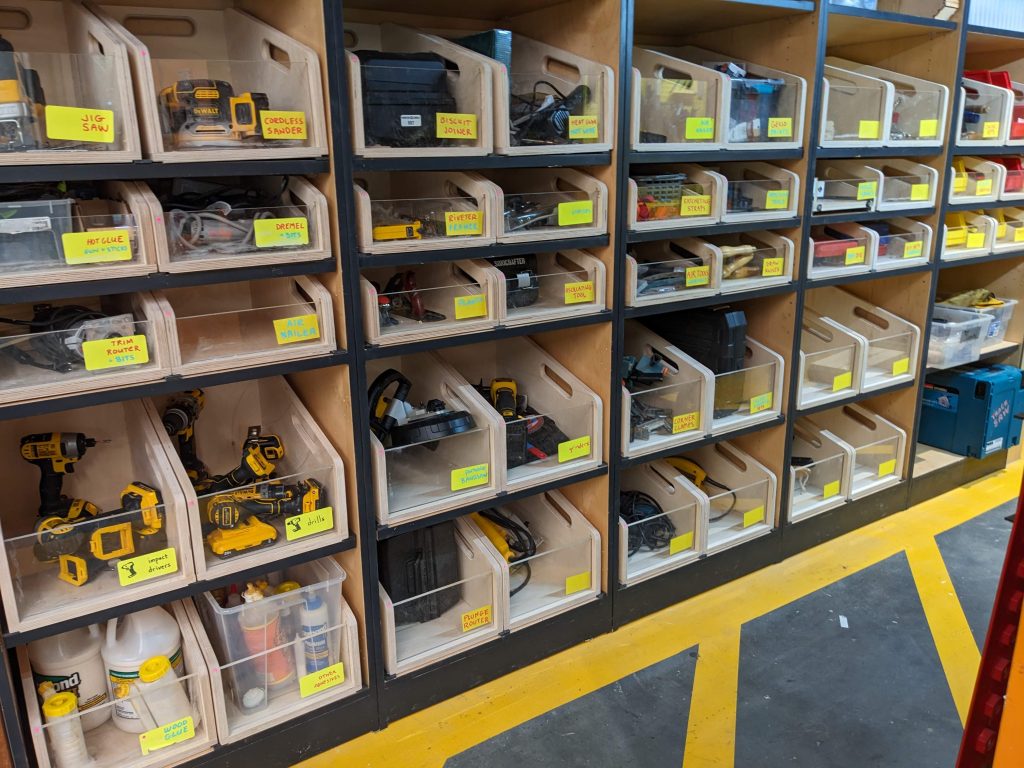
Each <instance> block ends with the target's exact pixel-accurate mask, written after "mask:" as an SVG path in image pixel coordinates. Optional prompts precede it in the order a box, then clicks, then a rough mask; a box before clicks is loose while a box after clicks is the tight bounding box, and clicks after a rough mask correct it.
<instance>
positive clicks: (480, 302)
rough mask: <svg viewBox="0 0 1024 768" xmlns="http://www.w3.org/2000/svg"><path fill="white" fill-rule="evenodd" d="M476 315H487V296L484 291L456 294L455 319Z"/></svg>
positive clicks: (469, 317)
mask: <svg viewBox="0 0 1024 768" xmlns="http://www.w3.org/2000/svg"><path fill="white" fill-rule="evenodd" d="M474 317H487V296H485V295H484V294H482V293H474V294H472V295H470V296H456V297H455V319H456V320H469V319H471V318H474Z"/></svg>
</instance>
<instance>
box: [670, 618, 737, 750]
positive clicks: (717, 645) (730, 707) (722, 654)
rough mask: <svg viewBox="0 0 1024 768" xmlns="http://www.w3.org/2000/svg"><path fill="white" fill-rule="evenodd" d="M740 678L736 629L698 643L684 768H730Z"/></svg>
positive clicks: (734, 745) (734, 748)
mask: <svg viewBox="0 0 1024 768" xmlns="http://www.w3.org/2000/svg"><path fill="white" fill-rule="evenodd" d="M739 677H740V628H739V627H738V626H737V627H730V628H729V629H727V630H726V631H724V632H722V633H720V634H718V635H715V636H714V637H709V638H707V639H706V640H701V642H700V648H699V649H698V651H697V667H696V670H695V672H694V677H693V693H692V695H691V697H690V716H689V718H688V719H687V725H686V751H685V752H684V753H683V768H732V765H733V760H734V757H735V755H736V699H737V695H738V693H739Z"/></svg>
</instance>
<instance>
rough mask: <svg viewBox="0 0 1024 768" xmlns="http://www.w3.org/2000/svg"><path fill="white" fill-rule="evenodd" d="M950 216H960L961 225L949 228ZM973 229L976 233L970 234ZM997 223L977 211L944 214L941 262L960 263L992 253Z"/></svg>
mask: <svg viewBox="0 0 1024 768" xmlns="http://www.w3.org/2000/svg"><path fill="white" fill-rule="evenodd" d="M951 216H962V217H963V222H964V223H963V224H957V225H956V226H951V224H950V223H949V222H950V217H951ZM972 227H973V228H974V229H976V230H977V232H971V231H970V229H971V228H972ZM998 228H999V223H998V222H997V221H996V220H995V219H993V218H992V217H991V216H986V215H984V214H983V213H979V212H977V211H962V212H958V213H954V214H946V223H945V224H943V240H942V243H943V245H942V256H941V260H942V261H961V260H966V259H971V258H974V257H975V256H985V255H986V254H989V253H992V250H993V248H994V246H995V240H996V231H997V230H998Z"/></svg>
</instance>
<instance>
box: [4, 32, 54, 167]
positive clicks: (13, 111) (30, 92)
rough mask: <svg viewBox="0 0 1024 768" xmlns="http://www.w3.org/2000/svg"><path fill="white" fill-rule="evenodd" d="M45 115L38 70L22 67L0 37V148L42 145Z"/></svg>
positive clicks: (8, 44) (14, 149)
mask: <svg viewBox="0 0 1024 768" xmlns="http://www.w3.org/2000/svg"><path fill="white" fill-rule="evenodd" d="M45 115H46V97H45V96H44V95H43V87H42V85H41V84H40V82H39V73H38V72H36V71H35V70H34V69H26V68H25V67H23V66H22V65H21V61H19V59H18V54H17V53H15V51H14V46H13V45H11V43H10V42H9V41H7V40H5V39H4V38H2V37H0V151H17V150H25V149H39V148H40V147H42V146H43V142H44V140H45V136H46V131H45V129H44V124H45Z"/></svg>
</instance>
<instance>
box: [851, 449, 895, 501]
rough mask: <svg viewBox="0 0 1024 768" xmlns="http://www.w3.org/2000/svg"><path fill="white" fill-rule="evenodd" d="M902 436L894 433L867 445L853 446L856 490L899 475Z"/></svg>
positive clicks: (854, 485) (854, 487)
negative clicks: (898, 465)
mask: <svg viewBox="0 0 1024 768" xmlns="http://www.w3.org/2000/svg"><path fill="white" fill-rule="evenodd" d="M899 447H900V437H899V435H893V436H892V437H887V438H885V439H882V440H876V441H874V442H871V443H867V444H866V445H855V446H853V488H852V489H851V491H853V492H856V491H857V490H858V487H859V486H861V485H868V484H870V483H873V482H874V481H876V480H881V479H884V478H887V477H892V476H894V475H897V473H898V471H899V470H902V469H903V468H902V467H897V466H896V462H897V459H898V457H899Z"/></svg>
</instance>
